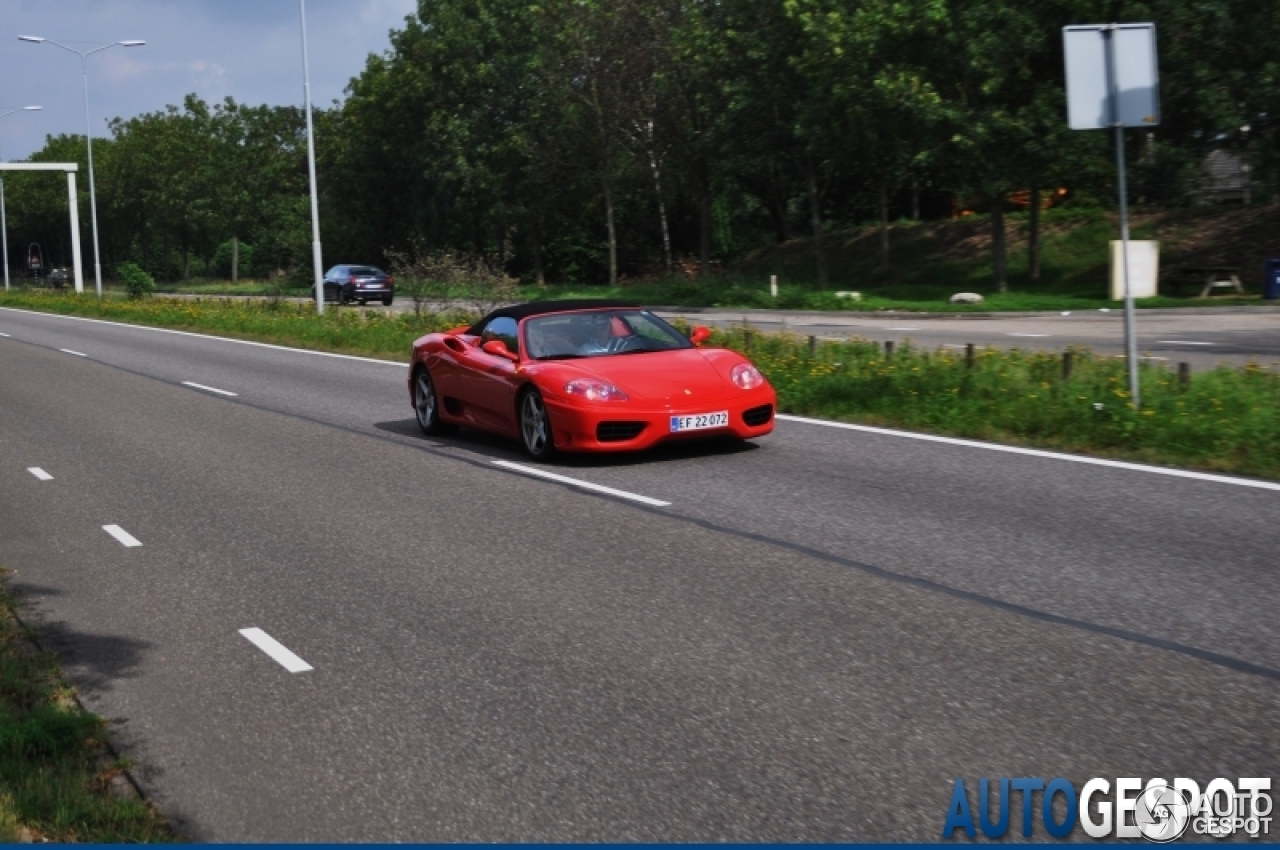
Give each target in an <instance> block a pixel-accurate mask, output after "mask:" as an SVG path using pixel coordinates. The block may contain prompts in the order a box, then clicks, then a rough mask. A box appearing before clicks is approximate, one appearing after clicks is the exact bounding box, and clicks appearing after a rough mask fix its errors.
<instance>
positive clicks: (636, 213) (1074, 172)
mask: <svg viewBox="0 0 1280 850" xmlns="http://www.w3.org/2000/svg"><path fill="white" fill-rule="evenodd" d="M1110 20H1152V21H1154V22H1155V23H1156V25H1157V27H1158V28H1159V45H1160V65H1161V97H1162V110H1161V111H1162V120H1161V124H1160V125H1159V127H1157V128H1155V129H1154V130H1153V131H1151V132H1150V133H1147V132H1142V133H1139V132H1130V133H1129V142H1128V157H1129V161H1130V163H1131V165H1132V181H1131V189H1132V193H1133V196H1134V200H1135V201H1143V202H1146V203H1158V204H1163V205H1179V204H1190V203H1192V202H1194V201H1196V200H1197V198H1199V197H1200V196H1201V195H1202V188H1201V186H1200V185H1199V182H1200V181H1199V173H1198V172H1199V170H1200V168H1201V165H1202V163H1203V162H1204V157H1205V155H1206V153H1207V152H1208V151H1210V150H1211V149H1215V148H1227V149H1231V150H1236V151H1241V152H1244V153H1246V154H1247V155H1248V156H1249V157H1250V158H1251V160H1252V161H1253V163H1254V165H1255V170H1254V172H1253V174H1255V175H1256V176H1257V179H1256V181H1255V190H1256V192H1255V196H1256V197H1258V198H1261V197H1264V196H1266V195H1268V194H1273V193H1274V189H1275V187H1276V186H1277V185H1280V153H1278V152H1280V143H1278V137H1277V134H1278V133H1280V122H1277V121H1275V120H1274V116H1275V115H1277V114H1280V95H1278V94H1277V92H1280V61H1278V60H1277V59H1276V57H1275V55H1274V53H1275V51H1274V50H1273V49H1272V48H1271V47H1270V45H1274V44H1275V43H1276V42H1277V41H1278V40H1280V17H1278V16H1277V15H1275V13H1274V9H1273V8H1272V7H1271V6H1269V5H1268V4H1265V3H1264V4H1258V3H1256V2H1250V0H1194V2H1192V0H1142V2H1122V3H1120V4H1119V5H1117V4H1115V3H1109V4H1107V3H1101V2H1098V0H1037V2H1033V3H1027V2H1016V0H852V2H849V0H784V2H780V3H779V2H772V3H771V2H765V0H718V2H715V3H708V2H702V0H581V2H580V0H545V2H539V3H537V4H527V3H521V2H519V0H423V2H420V3H418V4H417V9H416V12H415V14H413V15H411V16H410V17H409V18H407V19H406V20H405V24H404V26H403V27H402V28H400V29H397V30H394V31H392V33H391V36H390V45H389V49H388V50H387V51H386V52H384V53H381V54H378V55H373V56H370V57H369V58H368V61H367V62H366V65H365V68H364V70H363V71H362V72H361V73H360V74H359V75H358V76H357V77H356V78H355V79H353V80H352V81H351V85H350V88H349V91H348V96H347V98H346V99H345V101H344V102H342V103H340V104H337V105H335V106H334V107H333V108H332V109H328V110H318V111H317V113H316V115H315V120H316V143H317V157H318V160H319V169H318V174H319V181H320V186H319V189H320V194H321V204H320V207H321V222H322V226H323V231H322V233H321V241H322V242H323V244H324V246H325V253H326V256H327V257H329V258H330V262H375V263H385V261H386V260H387V259H388V257H389V256H390V254H389V252H398V253H403V252H405V251H411V250H417V246H425V247H426V249H427V250H428V251H429V252H431V253H434V252H441V251H449V252H453V253H455V254H459V255H466V256H469V257H473V258H484V259H485V261H486V262H489V263H496V264H497V265H499V266H501V268H502V271H504V272H505V273H508V274H511V275H513V276H516V277H518V278H520V279H522V280H528V281H533V282H538V283H542V282H545V281H548V280H549V281H550V282H552V283H564V282H567V283H579V284H580V283H602V282H609V283H611V284H612V283H616V282H617V281H618V280H624V279H628V278H630V279H634V278H636V277H641V276H653V275H655V274H664V275H668V276H669V275H672V274H674V272H675V266H676V265H677V264H680V262H681V260H684V261H685V263H692V264H693V265H695V266H699V267H700V268H701V269H702V271H703V272H707V271H710V270H711V269H712V265H713V264H712V262H711V261H713V260H718V261H720V264H721V265H722V266H731V265H732V263H733V262H734V261H736V260H737V259H739V258H740V257H741V256H742V255H743V254H749V253H750V252H751V251H753V250H758V249H759V248H761V247H763V246H764V245H765V244H767V243H768V242H770V241H772V242H775V243H778V244H781V243H785V242H786V241H787V240H788V239H790V238H792V237H793V236H795V235H796V234H799V233H805V234H807V235H808V236H809V237H810V238H811V239H812V242H811V251H810V255H809V256H808V258H807V260H806V261H807V263H808V270H807V271H806V273H805V274H806V275H807V276H808V277H810V278H812V279H814V280H816V281H819V282H820V283H821V284H822V285H824V286H826V285H827V284H828V283H829V284H831V285H830V287H829V288H839V289H844V288H849V286H850V285H853V286H855V287H856V286H858V282H857V281H855V280H854V279H852V278H851V277H850V276H849V275H850V271H851V270H849V269H847V268H844V269H842V268H841V267H840V266H839V264H838V262H836V261H834V259H832V261H831V262H828V257H827V254H826V251H827V246H825V245H823V244H822V243H823V241H824V240H825V238H826V235H827V234H829V233H831V232H832V231H839V230H847V229H848V228H850V227H856V226H860V225H862V224H864V223H866V222H869V221H876V222H879V223H880V225H881V231H880V233H881V238H882V241H881V243H880V248H879V251H878V254H877V267H878V268H880V269H882V270H883V273H884V274H886V275H888V274H890V273H891V272H892V271H893V270H894V269H896V267H897V265H898V264H899V263H900V262H901V261H902V259H903V257H904V255H905V253H906V252H905V251H904V249H902V248H901V247H900V246H898V245H897V244H896V243H894V241H893V238H892V237H893V235H894V234H892V233H891V232H890V231H891V227H890V225H889V223H890V222H892V221H894V220H897V219H902V218H906V217H914V210H915V208H916V207H917V206H918V207H919V208H920V210H921V213H922V215H923V216H924V217H925V218H928V219H934V220H936V219H938V218H941V217H943V216H946V215H948V214H949V213H950V212H951V211H952V210H953V209H954V208H970V209H978V210H981V211H984V212H985V211H989V212H991V213H992V216H991V217H990V218H989V219H987V224H988V225H989V229H990V231H991V234H992V238H991V240H990V242H989V243H988V244H989V246H990V247H989V250H990V251H991V254H992V262H991V263H990V264H989V265H988V266H987V271H986V275H987V277H988V278H989V279H993V281H994V282H995V284H996V287H997V288H1000V287H1001V286H1002V285H1003V284H1004V283H1006V282H1007V283H1009V284H1010V285H1016V284H1018V283H1019V281H1018V277H1017V272H1016V269H1015V268H1014V267H1013V266H1014V264H1015V263H1016V262H1017V259H1016V251H1013V250H1011V249H1010V248H1009V247H1008V246H1007V245H1006V239H1005V238H1004V234H1005V225H1004V223H1003V218H1002V216H1001V215H1000V213H1001V210H1002V208H1003V207H1004V206H1005V205H1006V203H1007V201H1008V199H1009V197H1010V193H1012V192H1015V191H1022V190H1027V189H1031V188H1038V189H1043V190H1051V189H1056V188H1058V187H1067V188H1068V189H1070V190H1071V195H1072V197H1073V198H1075V199H1078V200H1089V201H1092V202H1094V203H1098V204H1101V205H1103V206H1105V207H1108V208H1110V207H1112V206H1114V204H1115V190H1116V187H1115V169H1114V161H1113V155H1112V150H1111V146H1110V138H1109V135H1108V134H1107V133H1103V132H1093V133H1091V132H1075V131H1070V130H1068V129H1067V127H1066V121H1065V103H1064V79H1063V77H1064V68H1063V60H1062V48H1061V28H1062V26H1064V25H1068V24H1079V23H1090V22H1099V21H1110ZM303 119H304V116H303V115H302V113H301V111H300V110H298V109H296V108H293V107H278V108H277V107H266V106H261V107H250V106H246V105H243V104H238V103H236V102H234V101H232V100H226V101H223V102H222V103H217V104H208V103H205V102H204V101H202V100H201V99H199V98H197V97H195V96H189V97H187V98H186V99H185V100H184V101H183V103H182V104H181V105H180V106H179V105H175V106H170V107H167V108H166V109H164V110H161V111H157V112H153V113H148V114H145V115H140V116H136V117H133V118H129V119H127V120H125V119H116V120H114V121H112V122H111V123H110V126H111V130H112V135H113V137H112V138H111V139H103V140H99V142H98V143H97V144H96V145H95V160H96V165H97V172H98V197H99V204H100V210H99V212H100V214H101V220H102V225H103V246H104V254H105V260H104V265H106V266H107V267H109V268H110V267H115V266H117V265H119V263H121V262H123V261H126V260H129V261H133V262H136V263H138V264H140V265H142V266H144V267H146V268H148V269H150V270H152V272H153V273H154V274H155V275H156V276H157V278H159V279H161V280H162V281H163V282H164V283H166V284H169V283H171V282H172V281H174V280H175V279H179V278H180V279H183V280H189V279H190V278H191V277H192V276H193V275H204V276H206V277H207V276H210V275H213V274H225V273H226V272H225V271H224V270H225V269H226V262H225V259H226V258H225V251H224V249H223V248H222V246H224V245H225V244H226V242H227V241H228V240H229V239H230V238H231V237H232V236H233V235H234V236H238V237H239V238H240V239H241V240H243V241H244V242H245V243H247V244H251V245H253V246H254V249H255V250H254V252H253V258H252V260H253V261H252V265H253V271H254V273H257V274H262V273H263V272H265V271H267V270H269V269H281V270H286V271H291V272H292V273H293V274H294V275H295V276H296V277H297V278H298V279H299V280H301V279H302V278H303V277H305V276H306V268H307V266H308V265H309V262H310V256H311V247H310V243H311V233H310V221H309V205H308V201H307V180H306V173H307V169H306V167H305V145H304V144H303V139H304V135H303V132H302V128H303V126H304V120H303ZM83 143H84V139H83V138H82V137H76V136H58V137H51V138H50V139H49V142H48V145H47V146H46V148H45V150H42V151H40V152H39V153H38V154H36V156H35V158H37V159H51V160H53V159H56V160H61V161H67V160H71V161H81V160H83V156H84V144H83ZM9 181H10V182H11V184H12V190H13V196H12V197H13V199H14V200H15V201H16V202H15V203H12V204H10V215H11V222H10V225H11V232H13V233H20V234H23V235H22V236H20V237H18V238H19V241H21V240H22V239H26V240H29V241H39V242H41V243H42V244H43V245H45V247H46V250H47V253H48V254H49V256H50V257H51V258H55V259H56V258H59V257H60V258H62V259H60V260H58V264H59V265H66V264H68V262H67V254H68V252H67V245H66V242H67V238H66V235H65V234H66V231H67V228H66V226H65V204H66V199H65V194H64V193H62V191H61V189H60V187H59V185H58V181H57V180H56V179H54V178H53V177H52V176H50V175H39V174H15V175H12V176H11V177H10V178H9ZM82 182H83V181H82ZM84 188H86V187H83V186H82V195H83V190H84ZM84 200H85V201H86V202H82V204H81V215H82V219H84V221H83V222H82V226H87V218H86V217H87V215H88V205H87V199H84ZM1043 259H1044V268H1045V270H1046V274H1052V273H1053V270H1054V269H1055V267H1056V266H1055V260H1054V258H1053V257H1051V256H1049V255H1045V256H1044V258H1043ZM704 261H705V265H704ZM828 266H829V268H828ZM193 270H194V271H193Z"/></svg>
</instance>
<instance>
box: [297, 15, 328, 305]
mask: <svg viewBox="0 0 1280 850" xmlns="http://www.w3.org/2000/svg"><path fill="white" fill-rule="evenodd" d="M298 13H299V16H300V18H301V21H302V91H303V95H304V97H305V99H306V102H307V173H308V176H309V177H310V180H311V274H312V277H313V278H314V280H313V285H314V286H315V293H316V314H317V315H324V268H323V266H322V265H321V263H320V199H319V197H318V196H317V194H316V141H315V131H314V130H312V128H311V69H310V67H309V65H308V63H307V0H298Z"/></svg>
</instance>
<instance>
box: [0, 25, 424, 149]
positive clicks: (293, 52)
mask: <svg viewBox="0 0 1280 850" xmlns="http://www.w3.org/2000/svg"><path fill="white" fill-rule="evenodd" d="M305 1H306V13H307V51H308V54H309V59H310V61H309V65H310V69H311V101H312V104H313V105H315V106H317V107H320V106H325V107H327V106H330V105H332V103H333V101H335V100H341V99H342V98H343V97H344V94H343V91H344V89H345V88H346V87H347V84H348V82H350V80H351V78H352V77H354V76H356V75H357V74H359V73H360V71H361V70H362V69H363V68H364V65H365V60H366V58H367V57H368V55H369V54H370V53H382V52H384V51H386V50H387V49H388V48H389V46H390V40H389V37H388V33H389V31H390V30H391V29H401V28H403V26H404V19H405V16H406V15H409V14H411V13H412V12H413V10H414V9H415V8H416V6H417V3H416V0H305ZM20 35H34V36H42V37H44V38H46V39H49V40H50V41H59V42H62V43H63V44H65V45H67V46H68V47H72V48H75V49H77V50H80V51H89V50H92V49H93V48H95V47H98V46H101V45H103V44H110V43H112V42H116V41H126V40H132V39H144V40H146V42H147V43H146V45H144V46H142V47H112V48H110V49H107V50H103V51H101V52H99V53H95V54H94V55H93V56H90V57H89V58H88V60H87V62H86V67H87V69H88V80H89V117H90V122H91V125H92V127H93V135H94V138H99V137H105V136H109V135H110V131H109V130H108V128H107V121H108V120H109V119H111V118H131V117H133V116H135V115H140V114H143V113H147V112H156V111H159V110H163V109H164V108H165V106H167V105H168V104H175V105H181V104H182V100H183V98H184V97H186V96H187V95H188V94H192V93H194V94H196V95H198V96H200V97H201V98H203V99H204V100H205V101H206V102H209V103H215V102H219V101H221V100H222V99H223V98H225V97H233V98H235V99H236V101H238V102H241V103H246V104H250V105H254V106H256V105H259V104H268V105H272V106H281V105H288V104H293V105H298V106H301V105H302V104H303V74H302V30H301V25H300V22H299V0H0V113H3V112H8V111H9V110H10V109H16V108H19V107H23V106H30V105H39V106H41V107H43V109H41V110H40V111H39V112H18V113H16V114H13V115H10V116H8V117H6V118H0V157H2V158H3V159H5V160H20V159H25V158H26V157H28V156H30V155H31V154H32V153H33V152H35V151H38V150H40V149H41V148H42V147H44V143H45V137H46V136H48V135H58V134H60V133H73V134H81V135H83V133H84V131H85V113H84V78H83V77H82V76H81V72H80V58H79V57H78V56H76V55H74V54H72V53H69V52H67V51H65V50H62V49H60V48H58V47H55V46H53V45H52V44H30V43H26V42H21V41H19V40H18V36H20Z"/></svg>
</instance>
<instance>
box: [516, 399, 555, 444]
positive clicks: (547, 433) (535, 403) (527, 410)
mask: <svg viewBox="0 0 1280 850" xmlns="http://www.w3.org/2000/svg"><path fill="white" fill-rule="evenodd" d="M520 442H521V444H523V446H524V452H525V454H527V455H528V456H529V457H531V458H533V459H534V460H548V459H549V458H550V457H551V456H552V455H554V454H555V453H556V444H555V440H554V439H553V438H552V436H551V417H550V416H548V415H547V405H546V403H545V402H543V400H542V393H540V392H538V391H537V390H536V389H533V388H532V387H530V388H529V389H528V390H527V391H526V392H525V394H524V395H523V396H521V397H520Z"/></svg>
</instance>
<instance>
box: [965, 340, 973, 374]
mask: <svg viewBox="0 0 1280 850" xmlns="http://www.w3.org/2000/svg"><path fill="white" fill-rule="evenodd" d="M964 365H965V366H967V367H968V368H970V369H972V368H973V343H971V342H970V343H967V344H966V345H965V347H964Z"/></svg>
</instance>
